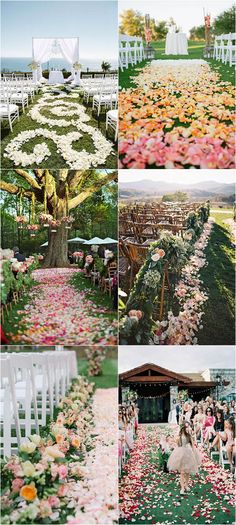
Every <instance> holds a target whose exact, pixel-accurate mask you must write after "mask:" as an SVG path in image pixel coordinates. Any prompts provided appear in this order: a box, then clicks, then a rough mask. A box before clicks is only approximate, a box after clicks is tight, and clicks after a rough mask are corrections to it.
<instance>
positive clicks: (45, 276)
mask: <svg viewBox="0 0 236 525" xmlns="http://www.w3.org/2000/svg"><path fill="white" fill-rule="evenodd" d="M77 271H78V270H76V269H73V268H50V269H40V270H35V271H34V272H33V274H32V275H33V279H34V280H35V284H34V285H33V287H32V289H31V290H30V292H29V296H28V299H29V300H28V302H27V304H26V305H25V306H24V309H23V310H20V311H19V310H18V312H17V313H18V314H19V315H20V316H21V318H20V321H19V325H18V332H17V335H12V334H9V335H10V336H11V339H12V341H13V342H14V343H22V344H37V345H54V344H62V343H66V344H67V345H75V344H76V345H102V346H104V345H113V344H116V333H117V322H116V321H113V322H111V321H110V319H109V317H106V314H107V312H108V310H107V309H106V308H104V307H98V306H97V305H96V304H95V303H93V301H91V300H89V299H88V298H87V292H86V290H84V291H82V292H77V291H76V290H75V289H74V288H73V286H72V285H71V284H70V282H69V280H70V278H71V277H72V275H74V273H75V272H77Z"/></svg>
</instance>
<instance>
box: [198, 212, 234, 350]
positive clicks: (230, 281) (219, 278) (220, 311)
mask: <svg viewBox="0 0 236 525" xmlns="http://www.w3.org/2000/svg"><path fill="white" fill-rule="evenodd" d="M211 216H212V217H213V218H214V219H215V224H214V226H213V230H212V233H211V237H210V240H209V243H208V246H207V248H206V250H205V253H206V259H207V262H208V264H207V265H206V266H205V267H204V268H203V269H202V271H201V275H200V276H201V279H202V280H203V286H204V288H205V289H206V291H207V292H208V294H209V298H208V301H207V303H206V307H205V315H204V317H203V326H204V328H203V330H202V331H199V333H198V341H199V344H202V345H207V344H218V345H224V344H234V342H235V330H234V320H235V309H234V308H235V307H234V297H235V259H234V252H235V250H234V244H233V240H232V237H231V235H230V232H229V229H228V227H227V225H226V224H225V222H224V221H225V220H226V219H229V218H233V212H230V211H226V212H224V213H217V212H215V213H214V212H213V213H212V214H211Z"/></svg>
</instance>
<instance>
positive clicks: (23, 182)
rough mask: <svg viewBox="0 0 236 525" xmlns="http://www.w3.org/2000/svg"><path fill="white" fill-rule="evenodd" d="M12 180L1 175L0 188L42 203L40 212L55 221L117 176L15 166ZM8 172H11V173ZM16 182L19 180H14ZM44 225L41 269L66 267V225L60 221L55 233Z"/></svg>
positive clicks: (97, 172)
mask: <svg viewBox="0 0 236 525" xmlns="http://www.w3.org/2000/svg"><path fill="white" fill-rule="evenodd" d="M13 173H15V174H16V175H17V177H16V179H15V182H10V181H11V180H12V177H10V176H9V180H10V181H9V180H8V177H7V176H6V175H5V176H4V179H5V180H3V179H2V180H1V181H0V188H1V189H2V190H3V191H6V192H8V193H10V194H12V195H16V196H19V195H21V197H22V198H23V199H29V200H32V195H33V198H34V200H35V202H36V203H38V204H41V205H42V211H43V210H44V211H46V210H47V213H49V214H51V215H52V216H53V217H54V218H55V219H56V220H58V221H61V219H63V217H66V216H68V214H69V213H70V212H71V211H72V210H74V209H75V208H77V207H78V206H79V205H80V204H81V203H82V202H84V201H85V200H86V199H88V198H89V197H90V196H91V195H93V194H94V193H95V192H97V191H99V190H100V189H101V188H102V187H103V186H105V185H106V184H108V183H109V182H111V181H114V180H116V179H117V172H116V171H114V170H90V171H82V170H68V169H62V170H55V171H49V170H42V169H36V170H23V169H16V170H14V172H13ZM11 174H12V172H11ZM18 181H19V182H18ZM51 230H52V228H51V227H49V228H48V250H47V254H46V257H45V260H44V267H45V268H63V267H66V266H68V257H67V234H68V229H66V224H65V223H64V222H63V221H62V222H61V223H60V225H59V226H58V227H57V231H56V232H52V231H51Z"/></svg>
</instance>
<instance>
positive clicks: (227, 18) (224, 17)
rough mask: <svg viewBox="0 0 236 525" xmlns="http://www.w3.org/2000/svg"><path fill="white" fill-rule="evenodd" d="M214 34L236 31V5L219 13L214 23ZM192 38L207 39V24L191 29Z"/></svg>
mask: <svg viewBox="0 0 236 525" xmlns="http://www.w3.org/2000/svg"><path fill="white" fill-rule="evenodd" d="M211 32H212V34H215V35H223V34H228V33H234V32H235V6H232V7H230V8H229V9H227V10H226V11H223V13H221V14H220V15H218V16H217V17H216V18H215V20H214V22H213V25H212V30H211ZM190 40H205V26H204V25H202V26H194V27H192V29H190Z"/></svg>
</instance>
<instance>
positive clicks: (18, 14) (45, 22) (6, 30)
mask: <svg viewBox="0 0 236 525" xmlns="http://www.w3.org/2000/svg"><path fill="white" fill-rule="evenodd" d="M1 5H2V53H1V54H2V56H5V57H30V56H31V53H32V37H38V38H44V37H48V38H50V37H51V38H55V37H64V38H68V37H79V39H80V45H79V48H80V57H81V58H89V59H97V58H99V59H105V60H108V59H110V60H111V59H113V60H114V59H117V23H118V22H117V2H116V0H114V1H113V0H109V1H106V0H105V1H100V0H97V1H96V0H95V1H94V0H85V1H80V0H74V1H73V0H72V1H71V0H56V1H54V0H51V1H48V0H30V1H24V0H18V1H17V0H5V1H2V2H1Z"/></svg>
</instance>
